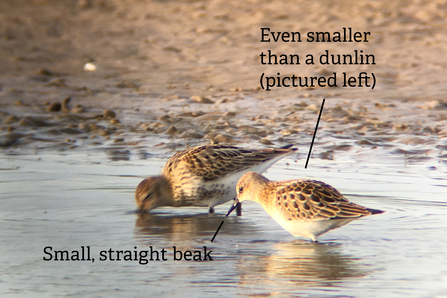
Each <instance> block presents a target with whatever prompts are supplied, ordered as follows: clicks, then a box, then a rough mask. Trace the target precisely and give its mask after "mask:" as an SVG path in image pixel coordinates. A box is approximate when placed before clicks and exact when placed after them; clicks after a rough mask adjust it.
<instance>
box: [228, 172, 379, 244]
mask: <svg viewBox="0 0 447 298" xmlns="http://www.w3.org/2000/svg"><path fill="white" fill-rule="evenodd" d="M236 189H237V200H235V202H234V204H233V207H232V208H231V209H230V211H229V213H228V214H230V213H231V211H232V210H233V209H234V207H235V206H237V204H238V202H242V201H244V200H251V201H255V202H258V203H259V204H261V205H262V207H263V208H264V210H265V211H267V213H268V214H269V215H270V216H271V217H272V218H273V219H274V220H276V221H277V222H278V223H279V224H280V225H281V226H282V227H283V228H284V229H286V230H287V231H289V232H290V233H292V234H293V235H295V236H302V237H309V238H311V239H312V240H315V239H316V237H317V236H319V235H321V234H323V233H325V232H327V231H329V230H332V229H335V228H338V227H341V226H343V225H345V224H347V223H349V222H351V221H352V220H354V219H358V218H361V217H363V216H367V215H371V214H378V213H382V212H383V211H380V210H375V209H369V208H365V207H363V206H360V205H357V204H354V203H352V202H349V201H348V200H347V199H346V198H345V197H344V196H343V195H342V194H341V193H340V192H339V191H338V190H336V189H335V188H333V187H332V186H330V185H328V184H326V183H324V182H321V181H316V180H308V179H299V180H288V181H279V182H275V181H270V180H268V179H267V178H265V177H264V176H262V175H259V174H257V173H254V172H250V173H247V174H245V175H244V176H242V178H241V179H240V180H239V182H238V184H237V186H236Z"/></svg>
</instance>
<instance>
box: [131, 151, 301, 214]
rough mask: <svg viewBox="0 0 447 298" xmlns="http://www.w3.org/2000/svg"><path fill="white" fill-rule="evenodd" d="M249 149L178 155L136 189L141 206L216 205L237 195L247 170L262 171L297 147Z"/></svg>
mask: <svg viewBox="0 0 447 298" xmlns="http://www.w3.org/2000/svg"><path fill="white" fill-rule="evenodd" d="M290 147H291V146H286V147H283V148H279V149H262V150H247V149H241V148H237V147H230V146H219V145H207V146H199V147H195V148H191V149H187V150H184V151H180V152H177V153H176V154H174V155H173V156H172V157H171V158H170V159H169V160H168V161H167V163H166V165H165V167H164V169H163V172H162V174H161V175H160V176H157V177H148V178H147V179H145V180H143V181H142V182H141V183H140V185H138V187H137V189H136V191H135V199H136V203H137V206H138V207H139V209H141V210H151V209H154V208H156V207H158V206H176V207H182V206H203V207H204V206H208V207H210V212H211V211H213V207H214V206H216V205H219V204H223V203H225V202H228V201H229V200H231V199H233V198H235V197H236V192H235V185H236V183H237V181H238V180H239V178H240V177H241V176H242V175H243V174H244V173H246V172H249V171H256V172H259V173H262V172H263V171H265V170H266V169H267V168H268V167H270V166H271V165H272V164H273V163H274V162H276V161H277V160H279V159H281V158H283V157H284V156H286V155H287V154H290V153H292V152H293V151H295V150H296V149H289V148H290Z"/></svg>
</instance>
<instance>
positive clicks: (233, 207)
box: [227, 199, 241, 216]
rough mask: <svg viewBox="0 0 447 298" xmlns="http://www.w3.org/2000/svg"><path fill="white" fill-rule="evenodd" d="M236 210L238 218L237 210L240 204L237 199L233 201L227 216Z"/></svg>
mask: <svg viewBox="0 0 447 298" xmlns="http://www.w3.org/2000/svg"><path fill="white" fill-rule="evenodd" d="M236 208H238V216H240V214H239V210H240V209H241V202H239V200H238V199H234V202H233V206H231V208H230V210H228V213H227V216H228V215H230V213H231V212H233V210H234V209H236Z"/></svg>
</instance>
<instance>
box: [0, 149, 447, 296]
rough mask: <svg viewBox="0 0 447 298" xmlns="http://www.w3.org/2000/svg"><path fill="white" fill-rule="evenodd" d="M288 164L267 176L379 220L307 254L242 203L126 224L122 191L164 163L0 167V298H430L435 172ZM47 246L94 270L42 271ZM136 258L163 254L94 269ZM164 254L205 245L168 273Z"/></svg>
mask: <svg viewBox="0 0 447 298" xmlns="http://www.w3.org/2000/svg"><path fill="white" fill-rule="evenodd" d="M302 157H303V155H297V156H292V157H290V158H289V159H284V160H281V161H279V162H278V163H277V164H275V165H274V166H273V167H272V168H270V169H269V170H268V171H267V173H266V175H267V177H269V178H270V179H273V180H282V179H291V178H294V177H308V178H317V179H320V180H323V181H325V182H327V183H330V184H331V185H333V186H335V187H336V188H337V189H339V190H340V191H341V192H342V193H343V194H345V195H346V196H347V198H348V199H350V200H352V201H354V202H356V203H359V204H361V205H364V206H367V207H370V208H376V209H381V210H384V211H385V213H383V214H380V215H375V216H371V217H367V218H364V219H361V220H358V221H354V222H353V223H351V224H349V225H347V226H344V227H342V228H340V229H337V230H333V231H331V232H328V233H327V234H324V235H322V236H321V237H320V238H319V240H320V242H319V243H311V242H309V241H305V240H300V239H296V238H294V237H293V236H292V235H290V234H289V233H288V232H286V231H284V230H283V229H282V228H281V227H280V226H279V225H277V224H276V223H275V222H274V221H273V220H272V219H271V218H270V217H269V216H268V215H267V214H266V213H265V212H264V211H263V210H262V208H261V207H260V206H259V205H257V204H256V203H252V202H245V203H244V205H243V216H242V217H240V218H238V217H236V216H230V217H229V218H225V217H224V215H225V213H226V211H227V209H228V208H229V204H225V205H223V206H219V207H218V208H217V210H216V214H215V215H208V214H207V213H206V212H207V210H206V209H201V208H181V209H176V208H159V209H157V210H155V211H156V212H154V213H150V214H149V213H146V214H137V213H135V212H134V210H135V204H134V201H133V191H134V188H135V186H136V185H137V184H138V183H139V181H140V180H141V179H142V178H143V177H144V176H145V175H155V174H158V173H159V172H160V171H161V168H162V166H163V165H164V163H165V161H166V160H165V159H159V158H152V159H148V160H132V159H131V160H130V161H110V159H108V157H107V155H105V154H103V153H95V154H85V153H78V154H76V153H72V154H64V155H62V154H61V155H50V154H43V155H2V156H1V157H0V158H1V162H0V164H1V169H0V181H1V184H0V185H1V186H0V187H1V190H2V191H1V192H2V196H1V200H0V204H1V211H0V218H1V222H2V229H1V232H0V233H1V234H0V248H1V251H2V254H1V255H0V259H1V265H0V271H1V272H2V276H1V278H0V295H1V296H5V295H7V294H11V296H24V295H25V294H26V295H34V296H38V295H39V296H52V295H68V296H85V295H90V296H106V295H108V296H109V295H114V296H115V295H120V294H122V295H126V296H142V295H146V296H147V295H151V294H156V295H161V296H164V297H172V296H185V295H198V296H202V297H205V296H210V295H212V294H219V295H222V296H230V295H231V296H235V295H241V296H275V297H277V296H284V297H289V296H311V297H334V296H337V297H340V296H343V297H379V296H382V297H383V296H387V297H390V296H393V297H444V295H445V294H446V293H447V286H446V285H447V262H446V259H447V258H446V257H447V252H446V251H445V243H447V234H446V233H445V231H446V228H447V221H446V220H445V215H446V214H447V203H446V202H445V193H446V190H447V189H446V187H447V179H446V177H447V176H446V172H447V170H446V168H445V165H444V164H442V163H438V162H435V161H433V160H430V161H423V162H406V161H405V160H403V159H399V158H396V157H393V158H389V159H388V160H383V159H382V160H381V161H380V162H377V161H374V163H372V162H369V161H365V160H363V161H360V162H359V161H358V160H357V161H353V160H349V159H345V160H343V158H340V159H339V160H338V161H328V160H320V159H311V160H310V163H309V167H308V169H304V163H305V159H303V158H302ZM296 158H298V159H296ZM295 159H296V160H295ZM222 221H224V224H223V225H222V227H221V229H220V231H219V232H218V234H217V235H216V238H215V240H214V241H213V242H211V239H212V237H213V236H214V234H215V232H216V230H217V228H218V227H219V225H220V224H221V222H222ZM47 246H52V247H53V250H69V251H72V250H80V249H81V246H84V247H86V246H90V249H91V256H92V257H94V258H95V262H93V263H92V262H90V261H44V260H43V258H44V257H48V255H46V254H44V252H43V250H44V248H45V247H47ZM150 246H152V248H153V249H154V250H158V251H161V249H163V248H164V249H166V254H165V257H166V258H167V261H155V260H154V261H148V262H147V264H139V261H138V260H137V261H124V260H121V261H111V260H106V261H100V252H101V251H106V252H107V251H108V250H109V249H113V250H129V251H132V253H135V251H136V252H137V256H139V253H140V251H143V250H148V249H149V247H150ZM173 246H175V247H176V249H177V250H181V251H185V250H191V251H196V250H198V251H202V250H203V246H206V248H207V251H209V250H211V251H212V253H211V254H210V256H211V257H212V258H213V261H202V262H200V261H184V260H182V261H174V260H173ZM135 247H136V248H135ZM115 257H116V255H115ZM155 257H156V256H155V254H154V258H155ZM160 257H161V256H160ZM137 259H138V257H137ZM142 263H144V262H142Z"/></svg>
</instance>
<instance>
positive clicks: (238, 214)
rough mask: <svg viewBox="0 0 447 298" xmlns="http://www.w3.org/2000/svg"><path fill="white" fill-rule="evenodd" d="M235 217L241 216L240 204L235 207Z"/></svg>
mask: <svg viewBox="0 0 447 298" xmlns="http://www.w3.org/2000/svg"><path fill="white" fill-rule="evenodd" d="M236 215H237V216H242V204H239V205H237V207H236Z"/></svg>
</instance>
